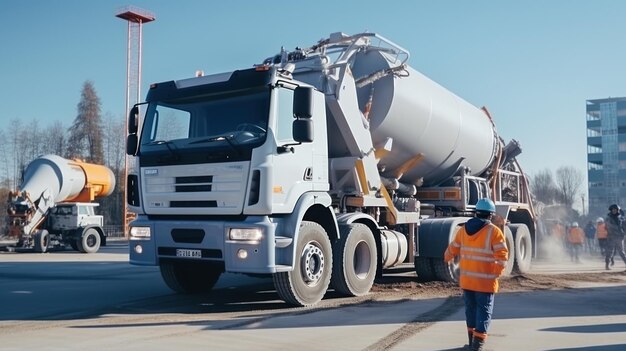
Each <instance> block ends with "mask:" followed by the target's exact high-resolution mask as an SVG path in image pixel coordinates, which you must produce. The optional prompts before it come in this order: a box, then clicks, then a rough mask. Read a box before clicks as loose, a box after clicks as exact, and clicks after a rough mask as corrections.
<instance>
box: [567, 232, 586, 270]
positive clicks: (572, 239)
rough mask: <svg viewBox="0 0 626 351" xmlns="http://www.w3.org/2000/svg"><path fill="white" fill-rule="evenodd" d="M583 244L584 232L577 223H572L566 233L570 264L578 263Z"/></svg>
mask: <svg viewBox="0 0 626 351" xmlns="http://www.w3.org/2000/svg"><path fill="white" fill-rule="evenodd" d="M584 242H585V232H584V231H583V230H582V228H580V227H579V226H578V222H573V223H572V227H571V228H570V229H569V232H568V233H567V243H568V248H569V255H570V258H571V259H572V262H576V263H580V250H581V249H582V247H583V243H584Z"/></svg>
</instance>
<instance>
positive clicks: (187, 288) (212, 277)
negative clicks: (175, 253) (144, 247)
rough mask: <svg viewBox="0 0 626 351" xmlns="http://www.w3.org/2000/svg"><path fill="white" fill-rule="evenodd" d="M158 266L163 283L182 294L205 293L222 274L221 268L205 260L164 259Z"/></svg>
mask: <svg viewBox="0 0 626 351" xmlns="http://www.w3.org/2000/svg"><path fill="white" fill-rule="evenodd" d="M159 268H160V270H161V277H163V281H164V282H165V284H166V285H167V286H168V287H169V288H170V289H172V290H174V291H176V292H177V293H182V294H197V293H207V292H209V291H211V289H213V286H215V283H217V280H218V279H219V277H220V275H221V274H222V269H220V268H217V267H216V266H215V265H212V264H207V263H205V262H186V261H165V262H161V263H160V264H159Z"/></svg>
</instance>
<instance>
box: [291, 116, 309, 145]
mask: <svg viewBox="0 0 626 351" xmlns="http://www.w3.org/2000/svg"><path fill="white" fill-rule="evenodd" d="M292 133H293V140H295V141H297V142H299V143H311V142H313V121H312V120H311V119H309V118H307V119H297V120H295V121H293V125H292Z"/></svg>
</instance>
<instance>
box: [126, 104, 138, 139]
mask: <svg viewBox="0 0 626 351" xmlns="http://www.w3.org/2000/svg"><path fill="white" fill-rule="evenodd" d="M138 126H139V106H138V105H135V106H133V108H131V109H130V113H129V114H128V134H137V129H138Z"/></svg>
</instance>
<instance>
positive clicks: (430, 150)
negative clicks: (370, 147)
mask: <svg viewBox="0 0 626 351" xmlns="http://www.w3.org/2000/svg"><path fill="white" fill-rule="evenodd" d="M389 62H390V61H389V60H388V58H387V57H386V54H383V53H381V52H379V51H369V52H360V53H358V54H357V55H355V59H354V63H353V66H352V72H353V75H354V77H355V79H359V78H363V77H365V76H369V75H370V74H372V73H374V72H377V71H380V70H383V69H387V68H389V67H391V65H390V63H389ZM407 71H408V73H409V75H408V77H395V78H394V76H393V75H391V74H390V75H387V76H385V77H384V78H382V79H379V80H377V81H375V82H374V83H373V84H368V85H365V86H363V87H362V88H359V89H358V92H357V94H358V99H359V107H360V108H361V111H364V110H365V105H366V104H367V102H368V100H369V98H370V95H371V89H374V92H373V98H372V106H371V111H370V114H369V120H370V131H371V133H372V141H373V143H374V145H375V146H377V147H378V146H380V145H382V144H383V143H384V142H385V140H386V139H387V138H389V137H391V138H392V139H393V147H392V150H391V152H390V153H388V154H387V155H386V156H384V157H383V158H382V159H381V162H380V164H381V165H383V166H385V169H386V172H387V173H394V170H396V169H398V168H399V167H400V166H402V165H403V164H405V163H406V162H408V161H410V160H411V159H413V158H415V157H416V156H417V155H418V154H420V153H421V154H423V158H422V159H421V161H420V162H419V163H418V164H417V165H416V166H415V167H413V168H412V169H410V170H408V171H407V172H406V173H405V174H404V176H403V177H402V178H401V181H403V182H406V183H415V182H417V181H418V180H419V179H420V178H423V181H424V185H437V184H440V183H441V182H443V181H445V180H446V179H449V178H450V177H451V176H452V175H453V174H454V173H455V172H456V171H457V170H458V169H459V167H468V168H469V169H470V174H471V175H481V174H482V173H483V172H484V171H485V170H486V169H487V168H489V167H490V166H491V164H492V163H493V162H494V159H495V157H496V153H497V149H498V147H499V141H498V138H497V136H496V133H495V130H494V126H493V124H492V123H491V121H490V120H489V117H488V116H487V114H486V113H485V112H484V111H482V110H481V109H478V108H477V107H475V106H473V105H471V104H470V103H468V102H467V101H465V100H463V99H461V98H460V97H458V96H456V95H454V94H453V93H451V92H450V91H448V90H446V89H445V88H443V87H442V86H440V85H439V84H437V83H435V82H434V81H432V80H430V79H429V78H428V77H426V76H424V75H423V74H421V73H419V72H417V71H416V70H414V69H412V68H410V67H407Z"/></svg>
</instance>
